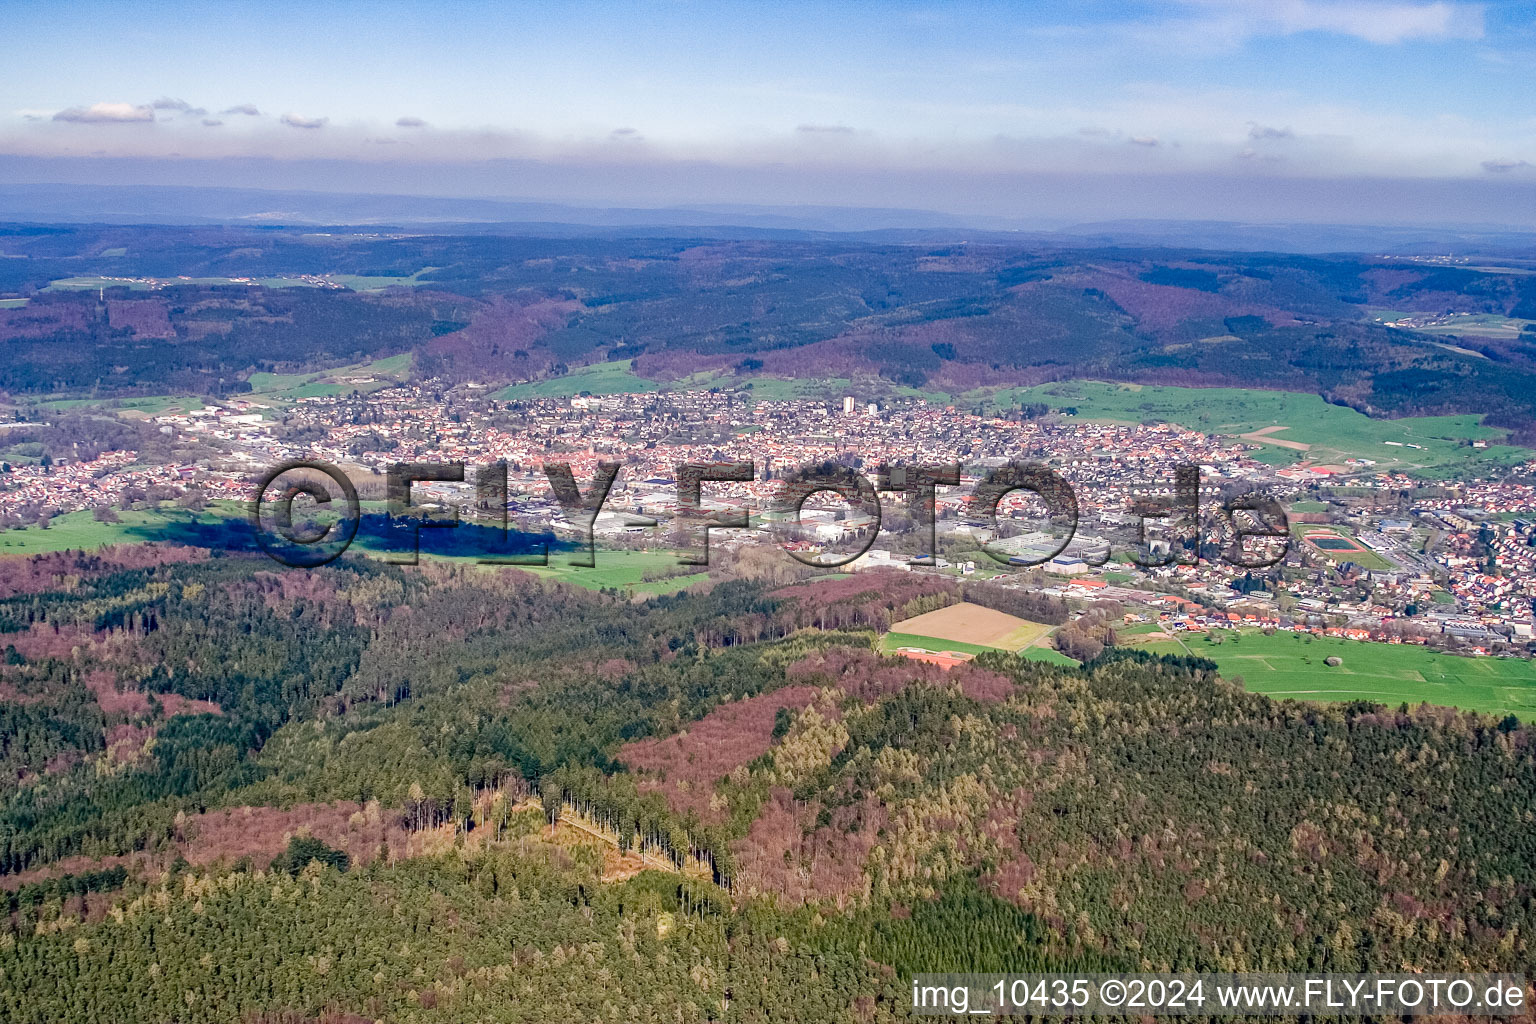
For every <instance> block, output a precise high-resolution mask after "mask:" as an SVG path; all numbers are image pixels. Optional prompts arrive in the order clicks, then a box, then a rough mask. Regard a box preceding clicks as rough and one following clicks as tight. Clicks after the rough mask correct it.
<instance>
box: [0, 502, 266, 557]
mask: <svg viewBox="0 0 1536 1024" xmlns="http://www.w3.org/2000/svg"><path fill="white" fill-rule="evenodd" d="M239 504H240V503H239V502H220V503H219V504H218V505H215V506H212V507H210V509H209V510H208V511H206V512H202V513H193V512H189V511H187V510H186V509H182V508H176V507H174V506H169V505H167V506H164V507H161V508H158V509H146V510H143V511H119V512H118V513H117V515H118V518H119V519H121V520H122V521H121V522H117V523H98V522H97V521H96V519H95V514H94V513H93V512H91V511H88V510H82V511H80V512H67V513H65V514H64V515H61V516H54V517H53V519H52V521H50V522H49V524H48V529H46V530H44V529H41V528H39V527H36V526H29V527H26V528H25V529H21V530H5V531H3V532H0V555H40V554H44V553H46V552H49V551H75V550H83V551H94V550H95V549H97V548H101V547H106V546H107V545H108V544H138V543H141V542H143V541H146V540H152V539H154V535H155V533H156V532H157V531H159V530H162V529H166V528H174V527H175V526H177V525H185V524H189V523H199V522H201V523H213V522H217V521H218V520H219V519H224V518H228V517H230V516H233V515H243V514H244V510H243V509H241V508H240V507H239Z"/></svg>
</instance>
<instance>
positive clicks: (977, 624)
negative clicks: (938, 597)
mask: <svg viewBox="0 0 1536 1024" xmlns="http://www.w3.org/2000/svg"><path fill="white" fill-rule="evenodd" d="M1050 631H1051V627H1050V626H1047V625H1045V624H1043V623H1039V622H1030V621H1029V620H1028V619H1021V618H1019V617H1018V616H1016V615H1009V614H1007V613H1005V612H999V611H994V610H993V609H991V608H983V607H982V606H981V605H979V604H971V603H970V602H969V601H961V602H960V603H959V604H952V605H950V606H949V607H948V608H940V609H939V610H938V611H934V612H926V613H924V614H922V615H917V616H914V617H912V618H910V619H904V620H902V621H901V622H893V623H891V633H893V634H903V633H905V634H909V635H913V636H919V637H935V638H937V639H939V640H942V641H944V642H946V643H963V644H971V645H976V646H979V647H981V648H994V649H997V650H1002V651H1017V650H1018V649H1019V648H1021V647H1028V646H1029V645H1030V644H1032V643H1034V642H1035V641H1037V640H1039V639H1040V638H1041V637H1043V636H1045V635H1046V634H1047V633H1049V632H1050ZM953 649H954V650H960V648H953ZM972 653H975V652H972Z"/></svg>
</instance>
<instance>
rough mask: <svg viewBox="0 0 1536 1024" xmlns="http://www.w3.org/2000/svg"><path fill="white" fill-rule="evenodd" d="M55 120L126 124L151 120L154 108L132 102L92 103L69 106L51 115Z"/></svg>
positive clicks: (78, 122)
mask: <svg viewBox="0 0 1536 1024" xmlns="http://www.w3.org/2000/svg"><path fill="white" fill-rule="evenodd" d="M53 119H54V120H55V121H71V122H73V123H75V124H126V123H130V122H135V121H153V120H154V119H155V109H154V108H153V107H150V106H147V105H146V106H135V105H134V104H132V103H92V104H91V105H90V106H88V107H70V108H69V109H67V110H61V111H59V112H58V113H57V114H54V115H53Z"/></svg>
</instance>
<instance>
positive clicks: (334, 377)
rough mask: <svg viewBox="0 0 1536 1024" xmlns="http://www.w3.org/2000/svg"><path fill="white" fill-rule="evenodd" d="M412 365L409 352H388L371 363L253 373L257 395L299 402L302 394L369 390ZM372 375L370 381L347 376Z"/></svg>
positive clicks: (383, 385) (326, 395) (389, 381)
mask: <svg viewBox="0 0 1536 1024" xmlns="http://www.w3.org/2000/svg"><path fill="white" fill-rule="evenodd" d="M410 369H411V355H410V353H408V352H406V353H401V354H400V355H396V356H386V357H385V358H383V359H375V360H373V361H372V362H369V363H354V364H353V365H351V366H338V367H335V368H333V369H330V370H319V371H316V372H313V373H253V374H251V376H250V384H251V394H250V395H249V396H248V397H251V398H254V399H272V400H275V401H279V402H296V401H298V400H299V399H301V398H329V397H333V396H335V395H346V394H351V393H352V392H353V391H360V392H363V393H364V394H367V393H369V392H372V391H378V390H379V389H380V388H387V387H390V386H392V385H394V384H397V383H399V381H400V380H401V379H403V378H404V377H405V375H406V374H408V373H409V372H410ZM365 377H371V378H373V380H372V381H370V382H368V383H357V382H352V381H349V380H347V378H365Z"/></svg>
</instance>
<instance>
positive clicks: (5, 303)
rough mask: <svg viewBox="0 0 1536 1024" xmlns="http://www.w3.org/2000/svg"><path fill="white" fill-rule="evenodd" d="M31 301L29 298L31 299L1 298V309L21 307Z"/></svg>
mask: <svg viewBox="0 0 1536 1024" xmlns="http://www.w3.org/2000/svg"><path fill="white" fill-rule="evenodd" d="M29 301H31V300H29V299H0V309H20V308H21V307H22V306H25V305H26V304H27V303H28V302H29Z"/></svg>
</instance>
